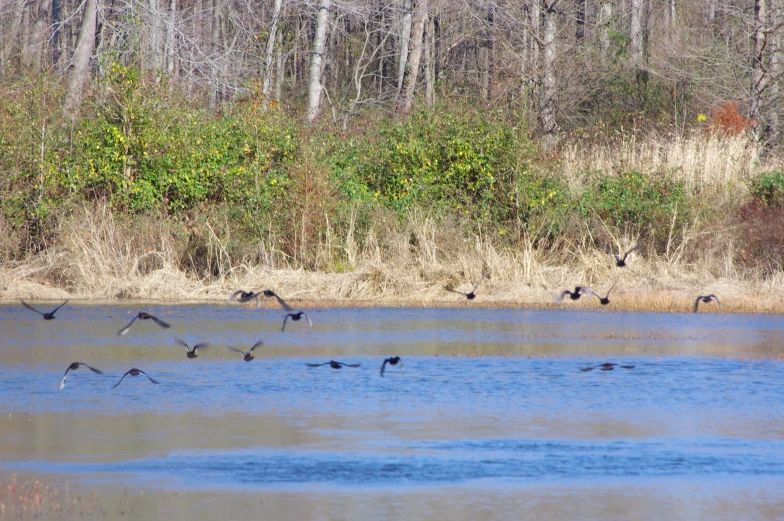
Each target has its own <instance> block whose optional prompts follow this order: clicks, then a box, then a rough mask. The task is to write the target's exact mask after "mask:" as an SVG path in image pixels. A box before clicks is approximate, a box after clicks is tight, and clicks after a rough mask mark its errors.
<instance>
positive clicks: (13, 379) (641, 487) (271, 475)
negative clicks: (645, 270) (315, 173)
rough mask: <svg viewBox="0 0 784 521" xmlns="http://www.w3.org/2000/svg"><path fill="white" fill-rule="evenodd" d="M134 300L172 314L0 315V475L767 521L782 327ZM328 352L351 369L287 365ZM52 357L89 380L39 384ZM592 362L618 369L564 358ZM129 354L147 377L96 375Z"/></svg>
mask: <svg viewBox="0 0 784 521" xmlns="http://www.w3.org/2000/svg"><path fill="white" fill-rule="evenodd" d="M39 307H40V308H41V309H44V308H47V306H46V305H40V306H39ZM52 307H54V306H52ZM144 310H145V311H149V312H151V313H153V314H154V315H155V316H158V317H159V318H161V319H163V320H165V321H167V322H170V323H171V324H172V327H171V328H170V329H166V330H165V329H162V328H160V327H158V326H157V325H155V324H153V323H152V322H151V321H140V320H137V321H136V322H135V323H134V325H133V327H132V328H131V330H130V332H129V333H128V335H127V336H125V337H119V336H117V335H116V333H117V331H118V330H119V329H121V328H122V327H123V326H125V325H126V324H127V323H128V322H129V321H130V319H131V318H132V317H133V316H134V315H135V314H136V313H137V312H138V311H139V309H137V308H135V307H127V306H107V305H103V306H87V305H76V304H69V305H67V306H65V307H64V308H63V309H61V310H60V311H59V312H58V314H57V319H56V320H54V321H44V320H42V319H41V317H40V316H38V315H35V314H34V313H32V312H30V311H28V310H25V309H24V308H22V307H21V306H19V305H6V306H2V307H0V366H2V369H3V377H2V379H0V475H2V474H6V475H7V474H8V473H10V472H22V473H27V474H32V475H46V476H50V477H51V479H67V480H68V481H69V483H73V484H74V486H82V487H86V488H97V489H99V490H100V491H101V497H102V498H104V501H106V502H107V504H108V505H109V506H106V507H105V508H106V512H105V513H106V514H107V516H108V517H111V514H117V512H120V511H122V512H123V515H127V513H128V512H130V513H132V514H134V515H135V516H137V517H138V518H151V517H157V518H160V517H163V516H164V515H166V516H168V517H173V518H174V519H215V518H217V517H221V518H226V519H231V518H236V519H247V518H248V517H251V516H256V517H258V516H259V515H260V516H265V517H270V518H290V519H362V520H364V519H390V520H394V519H443V518H444V517H445V516H448V517H449V518H451V519H466V520H468V519H477V518H479V517H481V518H484V519H488V518H495V519H504V518H510V519H517V518H520V517H525V518H531V519H553V518H557V519H618V520H621V519H624V520H626V519H660V518H663V517H665V516H666V517H667V518H670V519H705V518H710V519H733V520H735V519H775V518H784V501H783V500H781V499H780V498H779V497H780V494H776V492H775V491H776V490H780V489H781V486H782V485H783V484H784V414H782V413H784V401H782V400H781V396H783V395H784V364H782V362H781V361H780V360H779V359H780V356H781V355H782V354H783V353H784V350H783V349H782V348H784V340H782V339H781V338H780V336H781V335H780V332H781V331H782V329H784V318H783V317H779V316H771V315H764V316H763V315H713V314H698V315H697V314H654V313H612V312H590V311H570V310H559V311H552V310H549V311H548V310H542V311H524V310H495V309H494V310H482V309H324V310H312V311H309V314H310V316H311V318H312V319H313V321H314V328H313V329H310V328H308V327H307V324H306V323H305V321H304V320H302V321H300V322H296V323H292V322H289V323H288V324H287V327H286V333H281V332H280V326H281V323H282V314H281V312H280V311H279V310H255V309H250V308H239V307H230V306H222V305H194V306H161V305H156V306H153V307H152V308H151V309H147V308H144ZM175 337H178V338H182V339H183V340H185V341H186V342H188V343H189V344H191V345H192V344H194V343H197V342H203V341H206V342H209V343H210V344H211V346H210V348H209V349H207V350H203V351H200V353H199V354H200V356H199V357H198V358H196V359H187V358H186V357H185V349H184V348H183V347H181V346H179V345H178V344H175V343H174V340H173V339H174V338H175ZM259 339H261V340H263V341H264V345H262V346H261V347H259V348H257V349H256V350H255V351H254V353H253V354H254V355H255V356H256V359H255V360H252V361H251V362H245V361H243V359H242V356H241V355H239V354H237V353H234V352H231V351H229V350H228V349H226V347H227V346H235V347H237V348H239V349H242V350H247V349H248V348H249V347H250V346H251V345H253V343H255V342H256V341H257V340H259ZM393 355H399V356H401V357H402V358H403V361H404V363H405V373H404V374H403V373H401V371H400V369H399V367H390V366H387V372H386V373H385V376H384V377H381V376H380V374H379V367H380V365H381V362H382V360H383V359H384V357H387V356H393ZM330 359H335V360H340V361H342V362H348V363H361V366H360V367H358V368H348V367H346V368H343V369H340V370H334V369H331V368H330V367H328V366H324V367H318V368H310V367H307V366H306V365H305V364H306V363H308V362H318V363H320V362H326V361H329V360H330ZM73 361H81V362H86V363H89V364H90V365H93V366H95V367H98V368H100V369H101V370H103V371H104V374H101V375H97V374H93V373H91V372H90V371H89V370H87V369H86V368H83V367H82V368H80V369H79V370H77V371H74V372H70V373H69V376H68V379H67V382H66V386H65V388H64V389H63V391H58V387H59V384H60V380H61V379H62V376H63V372H64V371H65V369H66V367H68V364H69V363H70V362H73ZM605 361H612V362H617V363H621V364H624V365H634V366H635V367H634V369H631V370H627V369H622V368H616V369H615V370H613V371H601V370H599V369H596V370H593V371H590V372H582V371H580V369H581V368H585V367H589V366H593V365H597V364H599V363H602V362H605ZM131 367H138V368H140V369H142V370H144V371H145V372H147V373H148V374H149V375H150V376H152V377H153V378H155V379H156V380H157V381H159V382H160V383H159V384H158V385H155V384H152V383H151V382H150V381H148V380H147V379H146V378H145V377H144V376H143V375H140V376H137V377H132V376H128V377H126V378H125V379H124V380H123V382H122V383H121V384H120V385H119V386H118V387H117V388H116V389H112V386H113V385H115V384H116V383H117V381H118V380H119V379H120V377H121V376H122V375H123V374H124V373H125V372H126V371H127V370H128V369H130V368H131ZM127 487H130V489H131V490H132V491H140V492H138V494H136V495H133V494H132V495H131V497H128V496H127ZM121 490H122V491H123V492H122V495H121V494H120V492H119V491H121ZM144 491H147V493H146V494H144ZM123 502H124V503H123ZM523 514H525V515H523Z"/></svg>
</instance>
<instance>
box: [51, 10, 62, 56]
mask: <svg viewBox="0 0 784 521" xmlns="http://www.w3.org/2000/svg"><path fill="white" fill-rule="evenodd" d="M60 2H61V0H52V65H57V62H58V60H59V59H60Z"/></svg>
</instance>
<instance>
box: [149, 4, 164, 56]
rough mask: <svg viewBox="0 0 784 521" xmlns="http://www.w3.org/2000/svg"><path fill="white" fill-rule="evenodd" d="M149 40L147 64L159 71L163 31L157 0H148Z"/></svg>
mask: <svg viewBox="0 0 784 521" xmlns="http://www.w3.org/2000/svg"><path fill="white" fill-rule="evenodd" d="M149 10H150V12H149V20H150V40H149V55H150V58H149V64H148V66H149V67H150V68H151V69H153V70H157V71H159V70H160V69H161V67H162V66H163V55H162V53H163V45H162V43H163V31H162V27H161V21H162V20H163V18H162V17H161V10H160V7H159V4H158V0H149Z"/></svg>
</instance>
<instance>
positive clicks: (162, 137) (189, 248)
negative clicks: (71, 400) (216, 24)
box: [0, 66, 784, 312]
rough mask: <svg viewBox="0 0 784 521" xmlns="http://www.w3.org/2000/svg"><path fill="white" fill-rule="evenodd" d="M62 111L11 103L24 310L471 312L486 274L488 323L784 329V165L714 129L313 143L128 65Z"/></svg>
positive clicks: (456, 115)
mask: <svg viewBox="0 0 784 521" xmlns="http://www.w3.org/2000/svg"><path fill="white" fill-rule="evenodd" d="M60 97H61V93H60V91H59V87H58V85H56V84H52V83H47V82H46V81H44V80H41V81H38V82H33V86H32V87H30V86H29V85H24V86H23V85H19V84H15V85H5V86H3V87H2V91H0V98H2V100H3V102H4V103H2V104H0V140H2V145H3V146H2V147H0V169H2V177H0V181H1V183H0V199H1V202H0V207H1V209H2V213H1V214H0V263H1V266H0V293H1V295H2V297H1V298H4V299H17V298H25V299H35V298H65V297H71V298H80V299H156V300H157V299H160V300H222V299H224V298H225V296H226V294H227V293H228V292H229V291H231V290H233V289H236V288H238V287H243V288H255V289H259V288H262V287H274V288H275V289H276V290H277V291H279V292H280V293H281V294H282V295H286V296H288V297H289V298H292V299H301V301H302V303H303V304H305V303H308V302H310V303H312V304H325V303H339V304H341V305H342V304H344V303H352V304H354V305H366V304H368V303H373V304H376V305H380V304H393V305H394V304H415V305H463V304H465V303H466V301H465V299H461V298H459V296H458V295H454V294H452V293H448V292H446V291H444V289H443V288H444V286H454V287H457V288H460V289H464V290H466V291H467V290H469V289H470V288H471V286H472V282H475V281H476V280H478V279H479V277H480V276H481V273H483V272H487V273H488V274H489V280H487V281H486V283H485V284H483V286H482V288H481V291H480V295H481V298H477V300H476V301H474V302H472V303H471V305H489V306H501V305H504V306H506V305H514V306H549V305H552V304H551V303H552V299H553V297H554V296H555V295H556V294H557V293H559V292H560V291H562V290H564V289H567V288H570V287H574V286H575V285H589V286H591V287H593V288H594V289H596V290H598V291H599V292H600V293H603V292H604V291H605V290H606V289H608V288H609V287H610V286H612V285H613V284H616V286H615V288H614V289H613V294H612V297H613V299H612V301H613V305H612V306H611V307H612V308H615V309H617V308H618V307H621V308H624V309H658V310H681V309H686V310H688V309H690V308H691V306H693V302H694V298H695V297H696V295H698V294H706V293H716V294H717V295H719V296H720V297H721V298H722V301H723V303H724V304H725V306H724V310H725V311H739V312H750V311H760V312H781V311H784V302H782V300H781V299H780V298H778V297H776V296H775V295H776V294H777V293H778V292H780V291H781V290H782V289H784V284H783V282H784V281H783V280H782V279H783V277H782V263H783V262H784V173H782V172H783V171H782V169H781V165H780V162H779V160H778V158H776V157H771V156H768V155H765V154H764V153H763V150H762V149H761V147H760V146H759V145H758V144H757V143H756V142H755V141H754V140H752V139H751V138H750V137H748V136H747V135H745V134H743V133H740V134H736V135H731V133H728V132H720V131H717V130H716V124H715V122H708V123H706V127H705V128H702V127H699V126H696V124H695V127H694V128H692V129H687V131H685V132H684V133H683V134H682V135H677V136H667V137H661V136H653V135H648V136H644V137H643V136H637V135H635V134H634V133H630V134H619V135H614V136H613V137H611V138H610V137H608V136H607V135H604V134H602V133H595V134H592V135H579V136H577V135H575V136H571V137H570V136H565V137H564V140H563V143H562V146H561V148H560V149H559V150H558V151H557V152H556V153H555V154H552V155H544V154H542V153H541V152H540V151H539V149H538V147H537V146H536V143H535V141H532V139H531V138H530V136H529V133H528V131H527V129H526V128H525V126H524V125H523V124H522V122H523V121H526V120H527V119H528V118H527V117H526V115H524V114H509V113H503V112H501V111H487V110H480V109H476V108H472V107H467V106H456V105H453V106H446V105H445V106H441V107H437V108H436V109H434V110H420V111H416V112H415V113H414V114H412V115H411V116H410V117H406V118H397V117H389V116H382V115H372V116H369V117H368V118H367V119H365V120H364V121H363V122H362V123H361V124H358V125H356V126H354V127H351V128H347V129H343V128H334V127H332V126H330V125H326V124H325V125H323V126H315V127H314V126H308V125H304V124H302V123H301V122H299V121H296V120H293V119H291V118H289V117H287V116H286V114H284V113H283V112H280V111H277V110H275V109H269V108H265V107H264V106H263V104H261V103H260V100H255V99H252V98H251V99H247V100H243V101H241V102H238V103H236V104H234V105H232V106H228V107H226V108H225V109H224V111H223V112H221V113H219V114H213V113H209V112H207V111H205V110H204V109H203V108H201V107H199V106H197V105H195V104H191V103H189V102H188V100H186V99H183V98H178V97H177V96H175V95H173V94H171V93H169V92H168V91H167V90H166V89H165V88H162V86H161V85H160V84H153V83H147V82H145V80H144V78H142V77H140V76H139V74H138V73H137V72H136V71H134V70H132V69H129V68H125V67H122V66H113V67H112V68H111V73H110V74H109V75H107V77H106V78H104V79H103V80H102V81H101V82H100V83H99V84H98V85H97V87H96V90H95V91H94V92H93V95H92V97H90V98H89V99H88V100H87V101H86V102H85V105H84V107H83V108H82V112H81V113H82V118H81V119H79V120H77V121H74V122H70V121H69V122H64V121H62V120H61V118H60V115H59V111H58V109H57V106H58V100H59V99H60ZM707 125H712V126H707ZM719 130H720V129H719ZM638 242H639V243H640V244H641V245H642V246H641V248H640V249H639V250H638V251H637V252H635V253H633V254H632V255H631V262H630V265H629V266H628V267H627V268H617V267H615V266H614V263H613V262H612V257H611V256H610V254H609V253H608V252H609V251H615V252H618V251H619V250H627V249H628V248H630V247H631V246H633V245H634V244H637V243H638ZM586 300H587V302H586ZM570 304H571V303H570ZM575 304H577V305H578V306H589V307H593V306H597V302H596V299H586V298H583V299H582V300H581V301H579V302H577V303H575Z"/></svg>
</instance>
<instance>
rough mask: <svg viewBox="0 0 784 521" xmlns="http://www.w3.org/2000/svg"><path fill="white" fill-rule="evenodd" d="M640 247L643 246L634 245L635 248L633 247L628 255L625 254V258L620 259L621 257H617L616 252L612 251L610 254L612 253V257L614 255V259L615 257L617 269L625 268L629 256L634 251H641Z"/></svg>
mask: <svg viewBox="0 0 784 521" xmlns="http://www.w3.org/2000/svg"><path fill="white" fill-rule="evenodd" d="M640 246H642V244H640V243H639V242H638V243H637V244H635V245H634V247H633V248H632V249H630V250H629V251H627V252H626V253H624V254H623V257H620V256H618V255H616V254H615V253H614V252H612V251H610V252H609V253H610V255H612V256H613V257H615V265H616V266H617V267H619V268H623V267H624V266H626V257H628V256H629V254H630V253H631V252H633V251H634V250H639V249H640ZM619 253H620V250H619Z"/></svg>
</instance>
